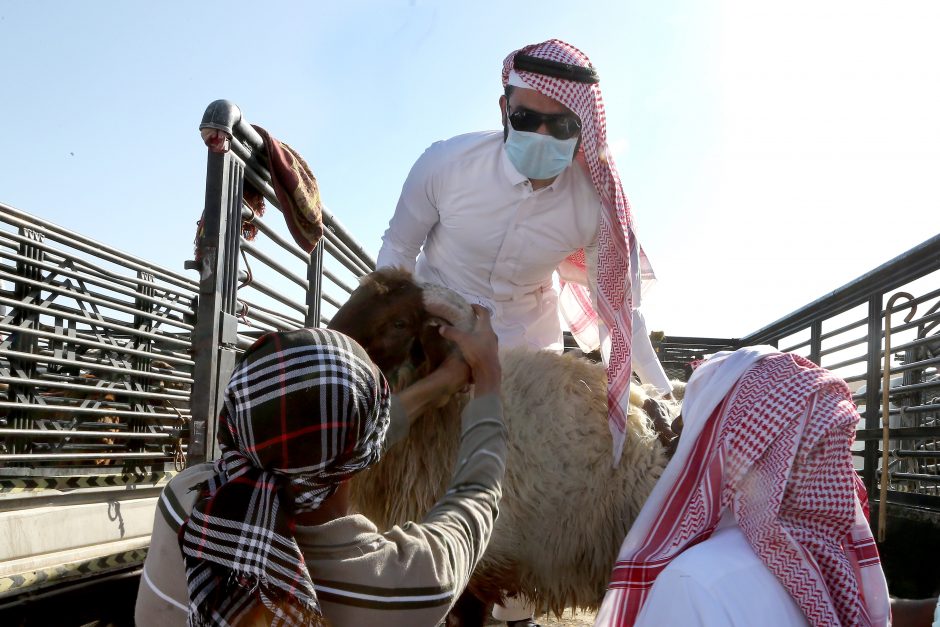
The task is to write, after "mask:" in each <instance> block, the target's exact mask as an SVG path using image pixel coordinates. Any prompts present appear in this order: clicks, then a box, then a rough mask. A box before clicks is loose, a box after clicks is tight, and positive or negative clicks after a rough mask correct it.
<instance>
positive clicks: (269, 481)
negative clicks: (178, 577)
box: [179, 329, 389, 625]
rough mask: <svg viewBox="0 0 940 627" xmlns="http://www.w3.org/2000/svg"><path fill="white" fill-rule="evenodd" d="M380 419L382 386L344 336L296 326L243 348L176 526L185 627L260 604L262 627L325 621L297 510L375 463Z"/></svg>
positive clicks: (226, 621) (383, 414) (233, 617)
mask: <svg viewBox="0 0 940 627" xmlns="http://www.w3.org/2000/svg"><path fill="white" fill-rule="evenodd" d="M388 420H389V391H388V385H387V383H386V382H385V379H384V378H383V377H382V375H381V374H380V373H379V372H378V369H377V368H375V367H374V365H373V364H372V362H371V361H370V359H369V356H368V355H367V354H366V352H365V350H364V349H363V348H362V347H361V346H359V344H357V343H356V342H355V341H353V340H351V339H350V338H348V337H346V336H344V335H342V334H340V333H336V332H335V331H328V330H325V329H299V330H296V331H289V332H283V333H271V334H269V335H265V336H264V337H262V338H261V339H259V340H258V341H257V342H255V343H254V345H252V347H251V348H249V349H248V351H247V352H246V353H245V355H244V356H243V358H242V360H241V361H240V362H239V364H238V365H237V366H236V368H235V372H234V373H233V374H232V378H231V380H230V381H229V384H228V386H227V387H226V389H225V407H224V409H223V410H222V413H221V415H220V417H219V433H218V438H219V444H220V445H221V449H222V458H221V459H219V460H218V461H217V462H216V464H215V468H216V474H215V476H213V477H212V478H211V479H210V480H209V481H208V482H207V483H205V484H202V485H201V486H199V487H200V489H201V490H202V492H201V493H200V496H199V498H198V499H197V501H196V504H195V506H194V508H193V511H192V514H191V515H190V517H189V519H188V520H187V521H186V522H185V523H184V524H183V527H182V529H181V530H180V536H179V541H180V547H181V549H182V552H183V558H184V561H185V564H186V577H187V580H188V584H189V598H190V608H189V623H190V625H235V624H237V623H238V622H239V621H240V619H243V618H245V617H247V616H248V613H249V612H252V611H256V610H259V609H260V611H262V612H263V613H264V614H265V617H266V618H267V621H268V623H269V624H271V625H319V624H322V615H321V612H320V604H319V602H318V601H317V596H316V593H315V592H314V589H313V582H312V580H311V578H310V574H309V573H308V572H307V566H306V564H305V563H304V559H303V555H302V553H301V552H300V548H299V547H298V546H297V542H296V540H295V539H294V534H293V528H294V515H295V514H297V513H301V512H309V511H312V510H315V509H317V508H318V507H319V506H320V504H321V503H323V501H324V500H325V499H326V498H328V497H329V496H330V495H332V494H333V493H334V492H335V491H336V489H337V487H338V486H339V484H340V483H341V482H342V481H343V480H345V479H347V478H348V477H350V476H352V475H353V474H355V473H356V472H358V471H360V470H362V469H363V468H366V467H367V466H369V465H371V464H373V463H375V462H376V461H378V459H379V456H380V454H381V451H382V445H383V443H384V440H385V432H386V430H387V428H388ZM259 603H260V604H261V605H262V606H263V609H262V608H259Z"/></svg>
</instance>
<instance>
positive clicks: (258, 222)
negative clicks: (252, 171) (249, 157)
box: [242, 177, 310, 263]
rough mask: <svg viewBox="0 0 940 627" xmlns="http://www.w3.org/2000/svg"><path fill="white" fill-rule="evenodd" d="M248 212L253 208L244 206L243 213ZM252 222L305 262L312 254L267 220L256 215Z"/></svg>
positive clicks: (276, 242) (272, 239) (275, 241)
mask: <svg viewBox="0 0 940 627" xmlns="http://www.w3.org/2000/svg"><path fill="white" fill-rule="evenodd" d="M248 179H249V181H250V180H251V178H250V177H248ZM272 193H273V191H272ZM246 213H251V209H249V208H247V207H242V215H243V216H244V215H245V214H246ZM252 224H254V225H255V226H256V227H258V230H259V231H260V232H261V233H264V234H265V235H266V236H267V237H268V238H269V239H270V240H271V241H273V242H274V243H275V244H277V245H278V246H280V247H281V248H282V249H284V250H286V251H287V252H289V253H290V254H291V255H293V256H294V257H296V258H297V259H298V260H300V261H302V262H303V263H307V261H308V259H309V257H310V256H309V255H308V254H307V253H305V252H304V250H303V249H302V248H301V247H300V246H298V245H297V244H295V243H294V242H291V241H288V240H287V239H285V238H284V237H282V236H281V234H280V233H278V232H277V231H275V230H274V229H273V228H272V227H270V226H268V224H267V222H265V221H264V220H263V219H261V218H258V217H255V218H254V220H253V221H252Z"/></svg>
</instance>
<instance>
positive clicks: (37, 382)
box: [0, 371, 186, 401]
mask: <svg viewBox="0 0 940 627" xmlns="http://www.w3.org/2000/svg"><path fill="white" fill-rule="evenodd" d="M139 372H143V371H139ZM0 383H11V384H19V385H32V386H35V387H45V388H53V389H55V390H74V391H76V392H85V393H88V394H101V393H104V392H114V393H115V394H116V395H117V396H127V397H133V398H147V399H159V400H166V401H178V400H181V399H182V400H186V397H185V396H182V397H181V396H179V395H175V396H174V395H170V394H162V393H160V392H142V391H139V390H128V389H125V388H117V387H106V386H95V385H81V384H79V383H65V382H62V381H54V382H53V381H43V380H42V379H24V378H22V377H5V376H2V375H0ZM77 400H82V399H77Z"/></svg>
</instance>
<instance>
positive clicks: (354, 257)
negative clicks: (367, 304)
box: [245, 169, 375, 274]
mask: <svg viewBox="0 0 940 627" xmlns="http://www.w3.org/2000/svg"><path fill="white" fill-rule="evenodd" d="M245 178H247V179H248V180H249V182H251V184H252V185H254V186H255V187H256V188H258V190H259V191H262V192H263V193H264V195H265V196H266V197H268V198H274V199H275V200H276V198H277V196H276V195H275V194H274V189H273V188H272V187H271V184H270V182H269V181H270V179H268V180H262V179H261V178H260V177H259V176H258V175H257V174H256V173H254V172H252V171H251V170H250V169H248V170H246V172H245ZM275 204H276V205H278V206H280V205H279V204H278V203H277V202H275ZM321 209H322V211H323V227H324V228H323V239H322V240H321V241H323V242H326V243H327V245H328V246H327V250H328V252H330V253H331V254H333V256H334V257H336V258H337V260H338V261H340V262H341V263H343V265H346V266H347V268H349V270H350V271H351V272H353V273H354V274H368V273H370V272H372V271H373V270H375V261H374V260H373V259H372V257H371V256H370V255H369V254H368V253H367V252H366V251H365V249H363V248H362V246H361V245H360V244H359V243H358V242H357V241H356V240H355V239H354V238H353V237H352V236H351V235H350V234H349V232H348V231H347V230H346V229H345V228H344V227H343V226H342V225H341V224H340V223H339V221H338V220H337V219H336V218H335V217H334V216H333V215H332V214H331V213H330V212H329V211H328V210H327V209H326V207H321ZM330 246H332V248H333V250H330ZM347 263H349V264H351V266H350V265H347Z"/></svg>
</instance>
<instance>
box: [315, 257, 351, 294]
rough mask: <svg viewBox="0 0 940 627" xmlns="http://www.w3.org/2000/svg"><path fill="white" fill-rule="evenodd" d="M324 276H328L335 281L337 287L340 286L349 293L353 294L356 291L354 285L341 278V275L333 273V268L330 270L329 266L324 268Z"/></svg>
mask: <svg viewBox="0 0 940 627" xmlns="http://www.w3.org/2000/svg"><path fill="white" fill-rule="evenodd" d="M321 266H322V264H321ZM323 276H325V277H326V278H328V279H329V280H330V281H332V282H333V283H335V284H336V286H337V287H339V288H340V289H342V290H344V291H345V292H346V293H347V294H352V293H353V292H355V291H356V288H354V287H352V286H351V285H349V284H348V283H346V282H345V281H343V280H341V279H340V278H339V277H337V276H336V275H335V274H333V272H332V271H331V270H329V269H328V268H323Z"/></svg>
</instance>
